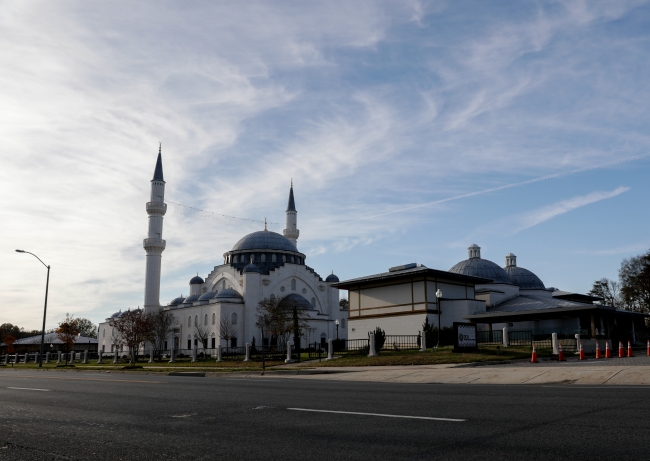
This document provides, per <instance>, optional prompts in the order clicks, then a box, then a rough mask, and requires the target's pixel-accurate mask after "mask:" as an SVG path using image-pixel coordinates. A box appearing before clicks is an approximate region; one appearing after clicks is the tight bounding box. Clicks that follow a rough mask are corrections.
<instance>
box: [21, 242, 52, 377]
mask: <svg viewBox="0 0 650 461" xmlns="http://www.w3.org/2000/svg"><path fill="white" fill-rule="evenodd" d="M16 253H27V254H30V255H32V256H33V257H35V258H36V259H38V260H39V261H41V258H39V257H38V256H36V255H35V254H34V253H30V252H29V251H25V250H16ZM41 264H42V265H44V266H45V267H47V281H46V282H45V307H43V329H42V330H41V353H40V354H39V355H38V367H39V368H41V367H42V366H43V344H44V343H45V317H46V314H47V290H48V289H49V287H50V266H48V265H47V264H45V263H44V262H43V261H41Z"/></svg>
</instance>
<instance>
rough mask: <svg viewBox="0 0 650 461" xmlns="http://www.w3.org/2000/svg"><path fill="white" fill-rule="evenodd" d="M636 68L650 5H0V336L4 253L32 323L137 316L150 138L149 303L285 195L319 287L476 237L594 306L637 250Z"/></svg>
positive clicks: (16, 303) (645, 101) (645, 139)
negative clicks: (599, 283)
mask: <svg viewBox="0 0 650 461" xmlns="http://www.w3.org/2000/svg"><path fill="white" fill-rule="evenodd" d="M649 50H650V4H649V3H648V2H646V1H625V0H618V1H616V2H611V1H588V2H587V1H557V2H556V1H520V0H517V1H503V0H499V1H487V0H476V1H468V2H451V1H431V2H426V1H416V0H409V1H405V0H400V1H394V2H391V1H383V2H382V1H363V0H355V1H354V2H349V1H335V0H328V1H322V2H300V1H295V2H293V1H286V2H271V1H269V2H258V1H238V2H219V1H217V2H215V1H210V2H208V1H205V2H202V1H194V2H182V1H140V2H130V1H111V2H86V1H67V0H61V1H57V2H49V1H30V2H6V3H4V4H3V7H2V9H0V68H2V72H0V166H1V168H0V255H2V256H1V261H2V264H0V288H1V289H0V306H1V307H0V314H1V315H0V323H4V322H10V323H13V324H17V325H20V326H22V327H24V328H26V329H39V328H40V325H41V322H42V315H43V298H44V291H45V282H46V272H47V271H46V269H45V267H43V266H42V265H41V263H40V262H39V261H38V260H36V259H35V258H33V257H31V256H30V255H28V254H19V253H16V252H15V251H14V250H15V249H23V250H26V251H30V252H32V253H35V254H36V255H38V256H39V257H40V258H41V259H42V260H43V261H44V262H45V263H46V264H49V265H51V274H50V286H49V299H48V316H47V324H46V328H48V329H49V328H54V327H55V326H56V325H57V323H58V322H59V321H60V320H62V318H63V317H64V315H65V313H66V312H70V313H72V314H74V315H75V316H77V317H86V318H89V319H91V320H92V321H94V322H95V323H97V322H100V321H103V320H104V319H105V318H106V317H108V316H110V315H111V314H113V313H114V312H116V311H118V310H120V309H122V310H124V309H127V308H134V307H137V306H139V305H142V302H143V297H144V294H143V292H144V275H145V274H144V271H145V252H144V249H143V248H142V239H144V238H145V237H146V232H147V214H146V211H145V203H146V202H147V201H148V199H149V191H150V182H149V181H150V180H151V178H152V176H153V171H154V167H155V161H156V156H157V153H158V145H159V144H158V143H159V142H162V157H163V167H164V174H165V181H166V192H165V195H166V200H167V202H168V212H167V215H166V216H165V220H164V230H163V238H164V239H165V240H166V241H167V247H166V250H165V252H164V253H163V257H162V274H163V276H162V283H161V285H162V286H161V303H162V304H166V303H167V302H169V301H171V300H172V299H173V298H175V297H177V296H179V295H181V294H183V295H187V294H188V291H189V288H188V283H189V280H190V278H191V277H192V276H194V275H196V274H197V273H198V274H199V275H201V276H203V277H205V276H207V274H208V273H209V272H210V271H211V270H212V269H213V268H214V266H216V265H219V264H221V263H222V262H223V254H224V253H225V252H226V251H228V250H229V249H230V248H232V246H233V245H234V244H235V243H236V242H237V241H238V240H239V239H240V238H241V237H243V236H244V235H246V234H248V233H250V232H254V231H257V230H261V229H263V227H264V224H263V220H264V218H266V219H267V220H268V221H269V230H272V231H275V232H280V233H281V232H282V229H283V228H284V212H285V209H286V206H287V198H288V192H289V185H290V182H291V180H293V184H294V191H295V200H296V208H297V210H298V228H299V229H300V238H299V240H298V248H299V249H300V251H302V252H303V253H305V254H306V255H307V259H306V263H307V264H308V265H309V266H310V267H313V268H314V269H315V270H316V271H317V272H318V273H319V274H320V275H321V276H323V278H325V276H327V275H328V274H329V273H331V272H332V271H334V273H335V274H336V275H338V276H339V278H340V279H341V280H344V279H349V278H353V277H360V276H364V275H369V274H375V273H380V272H385V271H386V270H387V269H388V268H389V267H391V266H395V265H399V264H406V263H411V262H417V263H421V264H424V265H426V266H428V267H431V268H435V269H441V270H448V269H449V268H451V267H452V266H453V265H454V264H456V263H457V262H459V261H461V260H464V259H466V258H467V247H468V246H469V245H470V244H472V243H476V244H478V245H479V246H481V248H482V250H481V252H482V257H483V258H485V259H489V260H492V261H494V262H496V263H498V264H500V265H504V256H505V255H506V254H507V253H509V252H512V253H514V254H516V255H517V263H518V265H519V266H521V267H525V268H527V269H529V270H531V271H533V272H534V273H536V274H537V275H538V276H539V277H540V278H541V280H542V281H543V282H544V284H545V285H546V286H547V287H551V286H552V287H557V288H561V289H563V290H567V291H575V292H586V291H588V290H589V289H590V288H591V285H592V283H593V282H594V281H595V280H597V279H599V278H601V277H609V278H614V279H615V278H617V274H618V268H619V266H620V263H621V260H622V259H623V258H627V257H630V256H634V255H637V254H640V253H642V252H645V251H647V250H648V249H649V248H650V235H649V233H648V229H649V228H650V214H648V213H647V211H646V210H647V203H648V200H647V197H648V193H649V192H650V181H648V179H647V178H648V174H649V173H650V133H649V132H648V129H647V127H648V122H650V116H649V112H648V107H650V80H649V79H648V78H647V75H648V71H649V70H650V69H649V67H650V59H648V55H649ZM176 204H182V205H184V206H180V205H176ZM188 207H193V208H196V209H201V210H207V211H210V212H212V213H206V212H197V211H194V210H192V209H191V208H188ZM221 215H229V216H234V217H237V218H244V219H246V220H244V219H235V218H227V217H223V216H221ZM342 294H344V293H342Z"/></svg>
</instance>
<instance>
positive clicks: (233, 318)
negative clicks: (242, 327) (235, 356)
mask: <svg viewBox="0 0 650 461" xmlns="http://www.w3.org/2000/svg"><path fill="white" fill-rule="evenodd" d="M230 323H232V324H233V325H237V313H236V312H233V313H232V316H231V317H230ZM233 347H236V346H233Z"/></svg>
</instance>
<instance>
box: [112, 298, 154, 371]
mask: <svg viewBox="0 0 650 461" xmlns="http://www.w3.org/2000/svg"><path fill="white" fill-rule="evenodd" d="M112 326H113V328H115V329H116V330H117V331H118V333H119V334H120V336H121V337H122V340H123V341H124V344H126V346H127V347H128V348H129V354H130V355H131V364H132V365H133V366H135V362H136V360H137V357H138V351H139V350H140V346H141V345H142V344H143V343H145V342H147V341H151V339H152V334H153V329H154V321H153V318H152V316H151V315H149V314H145V312H144V311H143V310H142V309H135V310H128V311H126V312H123V313H122V314H121V315H120V316H119V317H117V318H115V319H113V320H112Z"/></svg>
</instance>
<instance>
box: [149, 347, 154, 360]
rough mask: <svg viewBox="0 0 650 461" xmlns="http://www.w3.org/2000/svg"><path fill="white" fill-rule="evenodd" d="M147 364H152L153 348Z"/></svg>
mask: <svg viewBox="0 0 650 461" xmlns="http://www.w3.org/2000/svg"><path fill="white" fill-rule="evenodd" d="M149 363H153V347H152V348H151V354H149Z"/></svg>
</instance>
